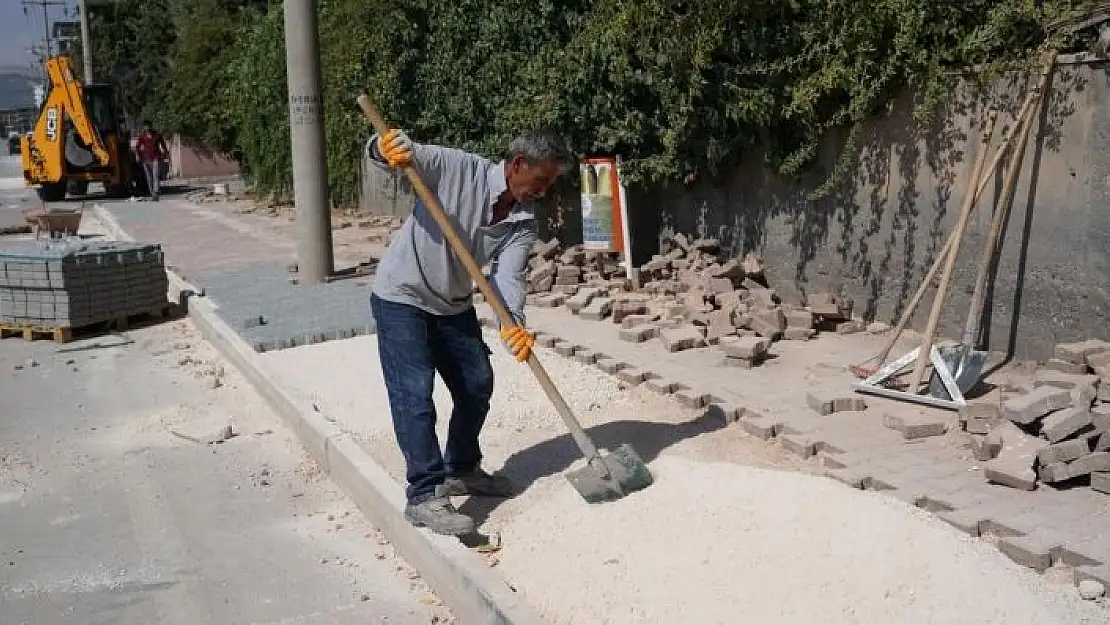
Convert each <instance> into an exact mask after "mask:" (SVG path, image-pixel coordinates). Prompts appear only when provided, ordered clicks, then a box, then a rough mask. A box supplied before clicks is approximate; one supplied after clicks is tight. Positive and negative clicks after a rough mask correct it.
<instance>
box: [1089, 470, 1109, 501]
mask: <svg viewBox="0 0 1110 625" xmlns="http://www.w3.org/2000/svg"><path fill="white" fill-rule="evenodd" d="M1091 490H1094V491H1096V492H1100V493H1104V494H1107V495H1110V471H1095V472H1093V473H1091Z"/></svg>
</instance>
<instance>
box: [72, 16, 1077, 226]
mask: <svg viewBox="0 0 1110 625" xmlns="http://www.w3.org/2000/svg"><path fill="white" fill-rule="evenodd" d="M162 1H163V0H159V1H156V2H150V3H139V4H136V5H135V6H136V7H140V6H154V5H158V4H159V2H162ZM179 4H180V5H181V6H180V7H179V8H178V9H176V11H175V12H171V15H172V16H173V20H174V26H173V33H174V43H173V45H169V46H166V48H165V59H164V60H163V61H162V65H160V66H159V65H157V64H156V63H155V62H154V61H150V60H148V61H147V63H148V65H150V67H151V68H153V69H152V71H157V68H158V67H162V68H163V70H164V71H163V74H162V75H161V77H160V78H159V79H157V80H152V81H148V83H144V84H149V85H150V86H149V87H147V88H146V91H144V92H142V94H140V96H138V97H135V96H133V97H132V99H133V100H134V101H133V102H132V105H133V106H140V107H145V108H147V109H151V108H153V109H155V110H156V111H157V112H158V113H159V114H160V116H159V117H158V118H157V119H158V120H159V121H160V123H161V124H162V126H163V128H164V130H166V131H170V132H174V131H180V132H183V133H185V134H189V135H192V136H199V137H201V138H203V139H205V140H206V141H208V142H210V143H212V144H214V145H215V146H218V147H220V148H222V149H224V150H226V151H228V152H230V153H232V154H233V155H234V156H235V157H236V158H237V159H239V160H240V162H241V163H242V164H243V167H244V170H245V171H246V173H247V174H248V175H249V176H250V178H251V179H252V181H253V183H254V184H255V186H256V188H258V189H259V190H261V191H263V192H266V193H271V194H277V195H288V193H289V191H290V189H291V157H290V147H289V123H288V117H287V115H288V111H287V98H286V97H285V96H286V87H285V85H286V76H285V50H284V42H283V37H282V34H283V20H282V7H281V3H280V2H278V1H272V2H270V3H269V4H267V3H266V2H265V1H263V2H259V1H257V0H255V1H245V0H181V2H180V3H179ZM1086 4H1089V3H1087V2H1081V1H1080V0H1063V1H1061V2H1055V3H1051V2H1050V3H1045V5H1044V6H1042V7H1038V6H1036V3H1035V2H1034V1H1033V0H1002V1H997V0H990V1H988V0H962V1H960V0H934V1H932V2H920V0H866V1H863V0H698V1H695V0H636V1H635V2H630V1H628V0H593V1H592V2H585V1H582V0H559V1H556V0H497V1H493V0H451V1H449V2H443V1H439V0H384V1H382V0H319V11H320V22H319V31H320V39H321V65H322V70H323V81H324V101H325V117H326V137H327V145H328V168H329V178H330V184H331V189H332V195H333V199H334V201H335V202H336V203H338V204H349V203H353V202H355V201H356V200H357V196H358V191H359V184H358V161H359V156H360V154H361V151H362V148H363V144H364V142H365V140H366V138H367V137H368V136H369V134H370V132H371V131H370V128H369V125H368V124H367V123H366V122H365V121H364V120H363V119H362V118H361V116H360V114H359V112H358V110H357V108H356V106H355V104H354V100H355V98H356V97H357V96H358V94H360V93H363V92H366V93H368V94H370V95H371V96H372V97H373V98H374V99H375V100H376V101H377V102H378V104H379V106H380V107H381V108H382V110H383V113H384V114H385V115H386V117H387V119H389V120H390V121H391V122H392V123H395V124H397V125H400V126H403V127H404V128H406V129H408V130H409V132H410V133H411V134H412V136H413V137H414V138H416V139H417V140H419V141H424V142H430V143H439V144H444V145H451V146H456V147H461V148H464V149H470V150H474V151H477V152H480V153H484V154H486V155H488V156H491V157H496V156H500V155H501V152H502V150H503V149H504V148H505V146H507V145H508V142H509V141H510V140H511V138H512V137H513V135H514V134H515V133H518V132H520V131H521V130H525V129H528V128H533V127H538V126H546V127H550V128H553V129H555V130H557V131H558V132H560V133H562V134H563V135H564V136H565V137H566V138H567V140H568V141H569V142H570V143H571V145H572V146H573V148H574V149H575V150H576V151H577V152H579V153H581V154H591V153H611V152H619V153H621V154H623V155H624V156H625V158H626V159H627V160H628V165H629V174H630V176H631V178H632V179H633V180H634V181H640V182H644V183H668V182H689V181H692V180H694V179H696V178H699V177H711V176H714V175H716V174H718V173H720V172H722V171H724V170H727V169H728V168H729V167H730V166H732V165H734V164H735V163H737V162H738V161H739V159H741V158H742V157H743V156H744V155H745V154H747V153H749V152H751V151H752V150H754V149H755V148H757V147H765V148H767V151H766V154H767V159H768V162H767V165H768V166H769V167H771V168H772V169H774V170H775V171H777V172H779V173H780V174H783V175H787V176H792V175H797V174H801V173H803V172H805V171H806V168H807V167H808V166H809V165H811V164H812V163H813V161H814V159H815V157H816V153H817V149H818V146H819V145H821V143H822V141H823V140H824V139H825V138H826V137H827V136H829V134H830V133H833V132H836V133H838V134H839V136H842V137H844V138H845V141H844V145H843V150H842V153H841V158H840V160H839V161H838V164H837V166H836V167H835V168H834V170H833V171H832V172H831V174H830V175H829V177H828V180H827V184H826V185H825V190H829V189H831V188H832V186H834V185H835V184H837V182H838V181H839V180H840V179H841V178H842V177H843V176H844V175H845V173H846V172H847V171H850V169H851V165H852V163H853V160H854V158H855V150H854V147H855V146H854V139H855V137H856V136H857V134H858V131H859V129H860V127H861V126H862V124H863V122H864V121H865V120H867V119H868V118H869V117H871V116H873V115H876V114H882V113H883V112H884V111H886V110H888V107H890V105H891V104H892V103H893V102H894V100H895V98H897V97H898V96H899V95H900V94H902V93H904V92H905V91H906V90H913V91H914V92H916V93H917V94H918V96H919V97H918V98H916V102H917V110H916V111H915V119H916V120H917V121H918V122H921V123H928V122H929V121H930V120H931V119H932V116H933V115H934V114H935V113H936V111H937V110H938V107H939V105H941V104H943V103H944V101H945V98H946V94H947V93H949V90H950V89H951V87H952V84H953V81H954V76H953V71H959V70H961V69H962V68H966V67H969V66H972V65H977V66H985V68H986V69H987V70H988V72H987V75H989V74H990V71H996V70H1001V69H1004V68H1009V67H1024V66H1027V64H1028V63H1029V61H1030V59H1031V57H1032V56H1033V55H1034V54H1035V53H1036V52H1037V50H1038V49H1039V48H1040V47H1043V46H1045V45H1046V43H1048V41H1047V37H1046V35H1045V32H1044V26H1045V24H1047V23H1049V22H1051V21H1052V20H1054V19H1057V18H1058V17H1060V16H1062V15H1067V14H1069V13H1070V12H1074V11H1075V10H1077V9H1078V8H1079V7H1081V6H1084V5H1086ZM135 11H136V12H137V13H141V12H142V11H141V10H140V9H138V8H136V9H135ZM134 19H135V20H138V19H140V18H139V17H135V18H134ZM142 19H146V20H148V21H149V20H151V19H153V18H151V17H149V16H147V17H145V18H142ZM96 23H97V22H94V24H96ZM100 27H104V24H100ZM95 36H97V33H96V32H94V37H95ZM1070 43H1071V44H1072V45H1078V44H1076V42H1075V41H1072V42H1070ZM1052 44H1053V45H1062V46H1066V45H1069V42H1068V41H1053V42H1052ZM144 50H145V51H147V52H149V48H144ZM127 54H128V52H127V51H125V50H120V51H117V53H116V57H119V56H127ZM144 98H145V99H144ZM140 100H142V101H140Z"/></svg>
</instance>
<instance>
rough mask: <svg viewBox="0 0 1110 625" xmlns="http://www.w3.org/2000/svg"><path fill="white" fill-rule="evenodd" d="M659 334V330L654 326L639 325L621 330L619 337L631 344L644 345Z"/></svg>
mask: <svg viewBox="0 0 1110 625" xmlns="http://www.w3.org/2000/svg"><path fill="white" fill-rule="evenodd" d="M658 334H659V328H658V327H657V326H656V325H654V324H644V325H638V326H635V327H632V328H621V329H620V331H619V332H618V337H619V338H620V340H622V341H628V342H629V343H643V342H644V341H647V340H649V339H653V338H655V337H656V336H658Z"/></svg>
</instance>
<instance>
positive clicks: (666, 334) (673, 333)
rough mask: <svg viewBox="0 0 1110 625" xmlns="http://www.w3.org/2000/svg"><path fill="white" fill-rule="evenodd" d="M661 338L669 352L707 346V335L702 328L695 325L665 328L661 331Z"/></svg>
mask: <svg viewBox="0 0 1110 625" xmlns="http://www.w3.org/2000/svg"><path fill="white" fill-rule="evenodd" d="M659 339H660V340H661V341H663V346H664V347H665V348H666V349H667V351H669V352H679V351H682V350H686V349H693V348H696V347H705V337H703V336H702V334H701V330H699V329H697V328H695V327H693V326H682V327H679V328H673V329H670V328H668V329H665V330H662V331H661V332H660V333H659Z"/></svg>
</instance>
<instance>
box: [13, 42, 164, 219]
mask: <svg viewBox="0 0 1110 625" xmlns="http://www.w3.org/2000/svg"><path fill="white" fill-rule="evenodd" d="M46 73H47V75H48V76H49V77H50V92H49V93H48V94H47V96H46V99H45V101H44V102H43V105H42V109H41V110H40V111H39V117H38V120H37V121H36V122H35V128H34V131H33V132H32V133H31V134H28V135H24V136H23V137H22V138H21V141H20V152H21V153H22V158H23V178H24V181H25V182H26V184H27V186H34V187H37V189H38V194H39V198H40V199H42V201H44V202H56V201H59V200H64V199H65V197H66V195H67V194H72V195H84V194H85V193H86V191H87V190H88V185H89V183H90V182H100V183H103V185H104V188H105V191H106V192H107V194H108V195H109V196H113V197H129V196H131V195H139V196H142V195H146V193H147V183H146V179H145V177H144V176H143V171H142V166H141V165H140V164H139V162H138V159H137V158H136V156H135V153H134V152H133V151H132V149H131V137H130V133H129V132H128V131H127V129H126V127H125V126H124V124H123V123H122V122H121V119H120V116H119V115H118V114H117V110H116V91H115V87H114V86H112V85H103V84H91V85H83V84H82V83H81V81H80V80H78V79H77V77H76V75H75V74H74V68H73V62H72V61H71V60H70V57H69V56H68V55H65V54H62V55H59V56H53V57H50V58H48V59H47V60H46Z"/></svg>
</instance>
